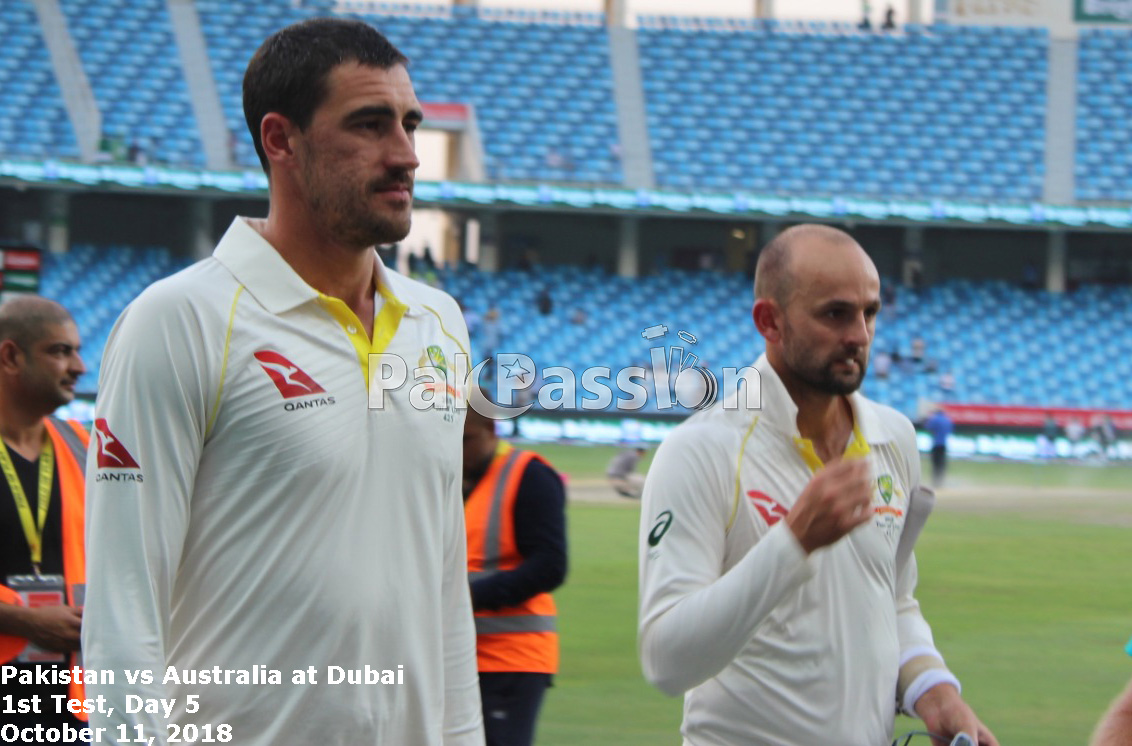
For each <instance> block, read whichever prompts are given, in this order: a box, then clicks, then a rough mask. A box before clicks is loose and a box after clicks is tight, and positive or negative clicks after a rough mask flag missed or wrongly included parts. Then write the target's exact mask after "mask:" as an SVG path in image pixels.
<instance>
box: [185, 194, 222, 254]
mask: <svg viewBox="0 0 1132 746" xmlns="http://www.w3.org/2000/svg"><path fill="white" fill-rule="evenodd" d="M187 212H188V214H187V215H186V216H185V220H186V225H185V245H186V248H187V249H188V253H189V256H191V257H192V258H193V259H197V260H199V259H207V258H208V257H210V256H212V250H213V249H214V248H216V242H215V241H214V240H213V238H212V235H213V228H214V226H213V219H212V201H211V200H207V199H204V198H201V197H197V198H196V199H190V200H189V201H188V208H187Z"/></svg>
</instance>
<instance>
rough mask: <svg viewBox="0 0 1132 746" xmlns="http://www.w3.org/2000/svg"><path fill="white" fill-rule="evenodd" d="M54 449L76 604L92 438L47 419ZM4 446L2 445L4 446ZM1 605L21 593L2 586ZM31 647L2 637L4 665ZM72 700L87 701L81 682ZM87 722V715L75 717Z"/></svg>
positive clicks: (70, 590)
mask: <svg viewBox="0 0 1132 746" xmlns="http://www.w3.org/2000/svg"><path fill="white" fill-rule="evenodd" d="M44 425H46V426H47V434H48V436H49V437H50V438H51V446H52V447H53V448H54V449H55V470H56V471H57V472H58V473H59V492H60V495H61V497H62V501H63V580H64V583H65V585H66V593H67V602H68V603H70V604H72V605H74V603H75V592H76V590H77V588H78V586H82V585H83V584H84V583H86V549H85V544H84V543H83V526H84V523H85V515H86V479H85V477H84V476H83V470H84V469H85V468H86V449H87V445H88V444H89V443H90V436H89V435H87V432H86V430H84V429H83V426H82V425H80V424H79V423H77V422H75V421H73V420H71V421H68V422H66V423H64V422H63V421H62V420H58V419H56V418H54V417H48V418H47V419H46V420H44ZM0 447H2V446H0ZM0 603H9V604H17V605H18V604H20V603H22V601H21V600H20V596H19V594H18V593H16V592H15V591H13V590H12V589H11V588H8V587H7V586H5V585H0ZM26 645H27V639H25V638H23V637H14V636H12V635H0V663H7V662H8V661H10V660H12V659H13V658H15V657H16V656H17V655H19V654H20V652H21V651H22V650H23V649H24V647H25V646H26ZM70 665H71V667H72V668H73V667H75V666H77V665H79V663H78V654H77V653H72V654H71V662H70ZM67 694H68V696H69V697H70V698H71V699H85V697H86V695H85V693H84V687H83V684H82V682H81V681H78V682H75V681H72V682H71V683H70V685H69V686H68V689H67ZM75 717H77V718H78V719H79V720H83V721H86V720H87V717H88V716H87V715H86V714H85V713H80V714H77V715H75Z"/></svg>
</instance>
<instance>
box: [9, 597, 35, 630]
mask: <svg viewBox="0 0 1132 746" xmlns="http://www.w3.org/2000/svg"><path fill="white" fill-rule="evenodd" d="M34 628H35V612H34V610H33V609H28V608H26V607H24V606H18V605H16V604H9V603H0V634H5V635H12V636H13V637H25V638H27V637H31V634H32V630H33V629H34Z"/></svg>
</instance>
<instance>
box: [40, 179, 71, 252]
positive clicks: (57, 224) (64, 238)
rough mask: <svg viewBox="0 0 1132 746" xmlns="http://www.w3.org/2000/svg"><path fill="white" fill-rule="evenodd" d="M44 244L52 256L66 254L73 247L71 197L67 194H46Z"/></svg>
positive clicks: (44, 195)
mask: <svg viewBox="0 0 1132 746" xmlns="http://www.w3.org/2000/svg"><path fill="white" fill-rule="evenodd" d="M42 204H43V209H42V212H41V215H42V216H43V217H42V220H43V244H44V248H46V249H47V250H48V251H50V252H51V253H52V254H65V253H66V252H67V249H69V248H70V247H71V195H69V194H67V193H66V192H52V191H49V192H44V193H43V203H42Z"/></svg>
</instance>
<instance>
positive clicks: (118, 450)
mask: <svg viewBox="0 0 1132 746" xmlns="http://www.w3.org/2000/svg"><path fill="white" fill-rule="evenodd" d="M94 434H95V437H97V438H98V468H99V469H140V468H141V467H140V466H138V462H137V461H135V460H134V457H133V456H131V455H130V452H129V451H127V450H126V447H125V446H124V445H122V441H120V440H118V439H117V438H116V437H114V433H112V432H110V426H109V425H107V424H106V420H105V419H103V418H101V417H100V418H98V419H97V420H95V421H94Z"/></svg>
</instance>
